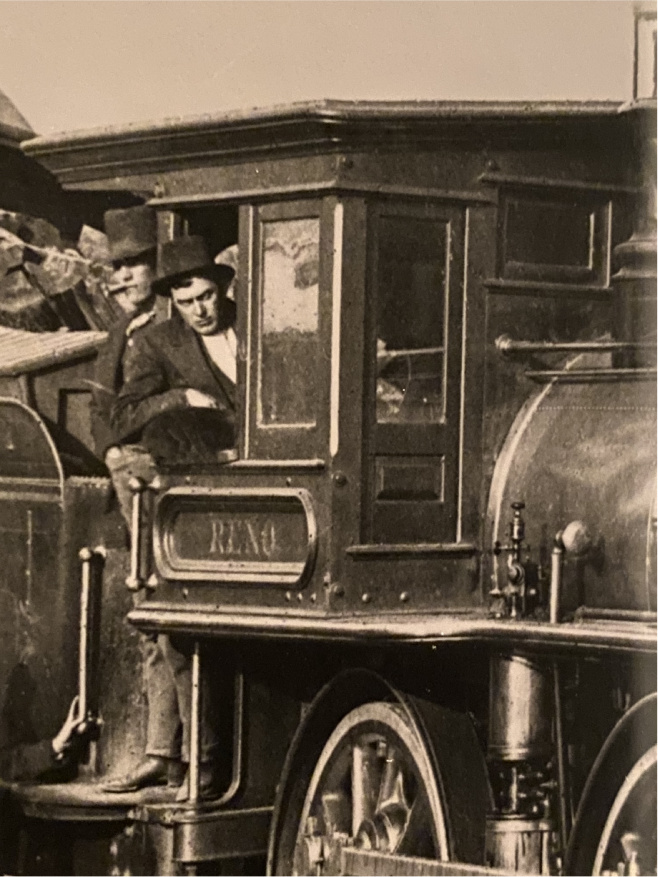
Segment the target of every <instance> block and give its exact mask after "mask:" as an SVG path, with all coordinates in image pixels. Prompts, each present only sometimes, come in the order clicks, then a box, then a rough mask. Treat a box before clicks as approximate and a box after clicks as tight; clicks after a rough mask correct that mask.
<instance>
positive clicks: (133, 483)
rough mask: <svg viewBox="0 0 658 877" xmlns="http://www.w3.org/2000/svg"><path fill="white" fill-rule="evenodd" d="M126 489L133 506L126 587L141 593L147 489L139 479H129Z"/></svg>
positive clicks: (143, 583)
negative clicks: (144, 505) (143, 511)
mask: <svg viewBox="0 0 658 877" xmlns="http://www.w3.org/2000/svg"><path fill="white" fill-rule="evenodd" d="M128 487H129V488H130V489H131V490H132V492H133V506H132V519H131V525H130V530H131V533H130V575H129V576H128V578H127V579H126V587H127V588H128V590H129V591H141V589H142V588H143V587H144V585H145V582H144V578H143V576H142V532H141V530H142V503H143V500H144V491H145V490H146V489H147V488H146V483H145V482H144V481H143V480H142V479H141V478H131V479H130V481H129V482H128Z"/></svg>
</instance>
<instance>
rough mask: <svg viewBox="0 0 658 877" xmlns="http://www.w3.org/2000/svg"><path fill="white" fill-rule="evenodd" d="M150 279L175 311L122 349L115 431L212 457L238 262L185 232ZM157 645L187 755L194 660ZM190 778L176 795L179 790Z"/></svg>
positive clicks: (229, 384)
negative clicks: (217, 256)
mask: <svg viewBox="0 0 658 877" xmlns="http://www.w3.org/2000/svg"><path fill="white" fill-rule="evenodd" d="M157 265H158V270H157V277H156V280H155V282H154V283H153V289H154V291H155V292H156V294H158V295H159V296H162V297H165V298H170V299H171V301H172V304H173V308H174V313H173V316H172V318H171V319H170V320H167V321H166V322H163V323H160V324H158V325H153V326H151V327H148V328H147V329H145V330H144V331H143V332H140V333H139V335H138V336H136V338H135V343H134V345H133V346H132V347H131V348H130V350H129V351H128V353H127V356H126V359H125V366H124V384H123V387H122V388H121V390H120V392H119V394H118V396H117V397H116V400H115V402H114V404H113V406H112V417H111V423H112V428H113V429H114V431H115V434H116V435H117V436H118V437H119V438H120V439H121V440H125V441H136V440H139V441H140V442H141V443H142V444H143V445H144V446H145V447H147V448H148V449H149V451H150V452H151V453H152V454H153V456H154V458H155V460H156V462H157V463H159V464H160V463H162V464H166V463H176V462H177V463H185V464H188V465H189V464H194V463H195V462H203V463H208V462H211V461H213V460H214V461H217V459H218V453H219V452H220V451H222V450H225V449H227V448H230V447H232V446H233V444H234V425H235V382H236V348H237V342H236V336H235V331H234V328H233V327H234V324H235V303H234V302H233V301H232V300H231V299H229V298H227V296H226V292H227V290H228V288H229V286H230V284H231V281H232V280H233V277H234V274H235V272H234V270H233V269H232V268H230V267H229V266H228V265H226V264H216V263H215V262H213V261H212V259H211V258H210V256H209V254H208V251H207V249H206V245H205V242H204V240H203V238H201V237H199V236H190V237H181V238H176V239H174V240H172V241H167V242H165V243H163V244H161V245H160V246H159V248H158V260H157ZM158 645H159V647H160V649H161V651H162V653H163V654H164V655H165V658H166V660H167V662H168V664H169V667H170V670H171V673H172V677H173V679H174V683H175V687H176V692H177V697H178V711H179V715H180V720H181V723H182V731H183V735H182V736H183V739H182V759H183V762H187V761H189V750H190V712H189V707H190V702H191V691H192V684H191V682H192V680H191V662H190V657H189V655H188V654H186V653H185V650H184V648H182V647H181V649H178V648H176V647H175V645H174V644H173V643H172V641H171V639H170V638H169V637H168V636H165V635H160V636H159V637H158ZM213 707H214V702H213V698H212V696H210V692H206V694H205V696H203V697H202V716H201V740H200V743H201V766H200V776H199V786H200V788H199V791H200V793H201V795H202V796H210V795H212V793H213V780H214V777H213V760H214V753H215V750H216V747H217V745H218V741H217V737H216V723H215V722H214V721H213V718H212V715H211V713H212V710H213ZM186 793H187V790H186V788H185V785H184V786H183V788H182V789H181V793H180V795H179V797H180V798H181V799H183V798H184V797H185V796H186Z"/></svg>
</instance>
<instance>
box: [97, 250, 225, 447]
mask: <svg viewBox="0 0 658 877" xmlns="http://www.w3.org/2000/svg"><path fill="white" fill-rule="evenodd" d="M233 276H234V271H233V269H231V268H230V267H229V266H228V265H225V264H216V263H215V262H213V261H212V259H211V258H210V256H209V255H208V251H207V249H206V245H205V242H204V240H203V238H201V237H199V236H190V237H181V238H176V239H174V240H172V241H167V242H166V243H163V244H161V245H160V248H159V250H158V275H157V278H156V280H155V282H154V283H153V289H154V291H155V292H156V293H157V294H158V295H160V296H165V297H169V298H171V301H172V304H173V307H174V316H173V317H172V319H171V320H168V321H167V322H165V323H161V324H159V325H157V326H153V327H152V328H149V329H147V330H146V331H144V332H143V333H140V335H139V337H137V338H136V339H135V344H134V347H133V348H132V349H131V350H130V352H129V354H128V356H127V357H126V364H125V383H124V385H123V387H122V389H121V392H120V393H119V395H118V396H117V399H116V401H115V403H114V405H113V408H112V426H113V429H114V430H115V432H116V434H117V435H118V436H119V437H120V438H122V439H125V440H129V439H134V438H136V437H139V438H140V439H141V441H142V443H143V444H145V445H146V446H147V447H148V448H149V450H150V451H151V452H152V453H153V455H154V456H155V458H156V460H158V461H162V462H184V463H188V464H189V463H194V462H211V461H213V460H217V454H218V452H219V451H221V450H224V449H226V448H230V447H232V446H233V444H234V420H235V380H236V337H235V331H234V328H233V327H234V324H235V302H233V301H232V300H231V299H229V298H227V297H226V291H227V290H228V287H229V286H230V283H231V281H232V279H233Z"/></svg>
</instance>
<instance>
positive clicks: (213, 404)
mask: <svg viewBox="0 0 658 877" xmlns="http://www.w3.org/2000/svg"><path fill="white" fill-rule="evenodd" d="M185 401H186V402H187V404H188V405H189V406H190V408H220V407H221V406H220V404H219V402H218V400H217V399H214V398H213V397H212V396H209V395H208V393H202V392H201V391H200V390H185Z"/></svg>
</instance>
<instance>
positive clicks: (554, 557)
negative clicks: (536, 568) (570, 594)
mask: <svg viewBox="0 0 658 877" xmlns="http://www.w3.org/2000/svg"><path fill="white" fill-rule="evenodd" d="M563 559H564V545H563V543H562V533H561V532H560V533H558V534H557V535H556V537H555V543H554V545H553V551H552V553H551V586H550V592H549V608H548V620H549V622H550V624H558V623H559V621H560V600H561V596H562V593H561V592H562V561H563Z"/></svg>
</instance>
